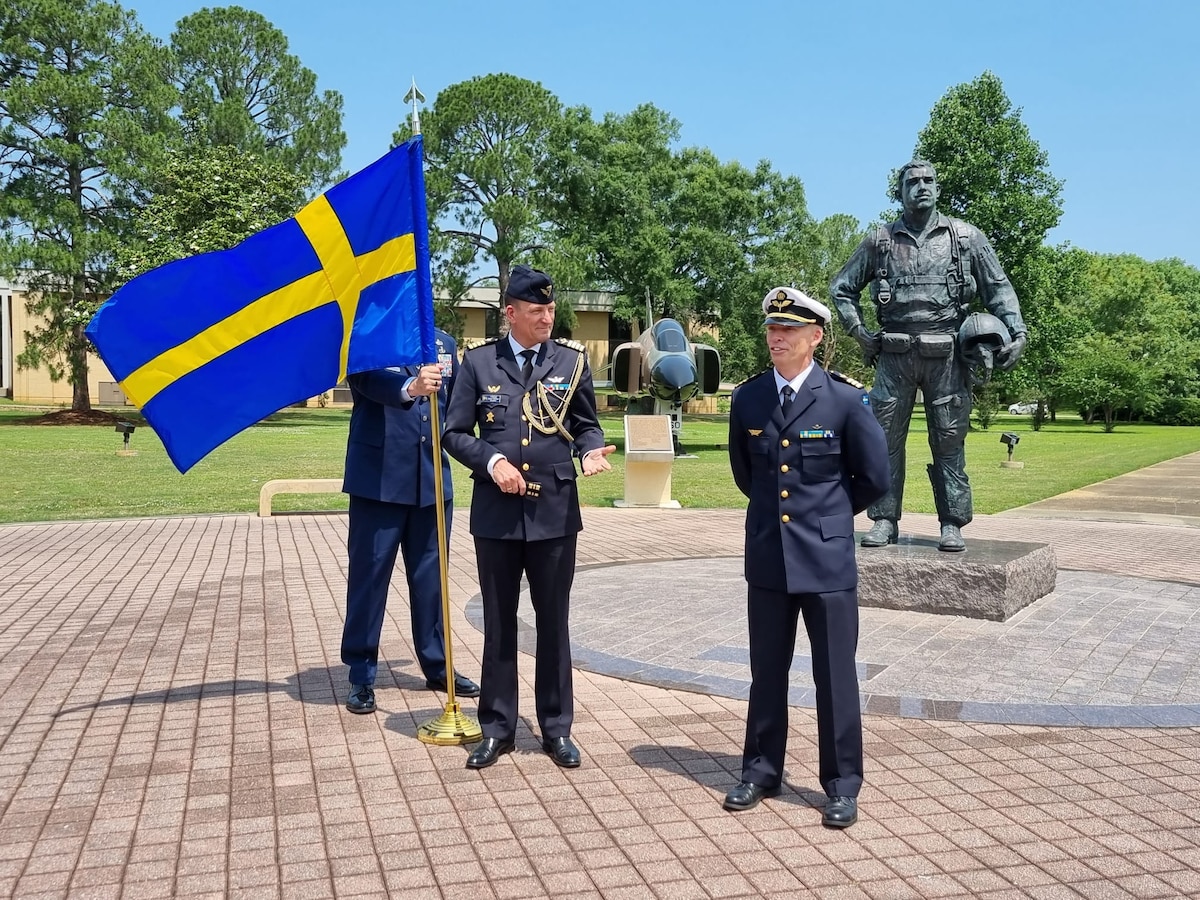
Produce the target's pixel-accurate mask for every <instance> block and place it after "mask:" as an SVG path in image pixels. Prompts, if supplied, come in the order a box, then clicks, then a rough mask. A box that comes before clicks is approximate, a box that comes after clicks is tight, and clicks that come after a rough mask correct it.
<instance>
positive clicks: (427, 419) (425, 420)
mask: <svg viewBox="0 0 1200 900" xmlns="http://www.w3.org/2000/svg"><path fill="white" fill-rule="evenodd" d="M421 421H422V422H428V421H429V416H421Z"/></svg>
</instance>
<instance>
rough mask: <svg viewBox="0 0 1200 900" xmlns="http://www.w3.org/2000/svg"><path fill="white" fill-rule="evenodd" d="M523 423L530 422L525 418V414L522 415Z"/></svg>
mask: <svg viewBox="0 0 1200 900" xmlns="http://www.w3.org/2000/svg"><path fill="white" fill-rule="evenodd" d="M521 421H522V422H528V421H529V420H528V419H527V418H525V414H524V413H521Z"/></svg>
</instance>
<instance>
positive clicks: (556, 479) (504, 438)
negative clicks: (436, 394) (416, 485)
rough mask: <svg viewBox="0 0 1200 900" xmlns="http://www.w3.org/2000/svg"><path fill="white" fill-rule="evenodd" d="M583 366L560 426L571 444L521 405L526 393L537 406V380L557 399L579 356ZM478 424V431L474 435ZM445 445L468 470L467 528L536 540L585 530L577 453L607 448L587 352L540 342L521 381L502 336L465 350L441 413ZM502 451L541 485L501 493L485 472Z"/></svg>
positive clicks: (517, 364) (480, 534)
mask: <svg viewBox="0 0 1200 900" xmlns="http://www.w3.org/2000/svg"><path fill="white" fill-rule="evenodd" d="M581 357H582V358H583V371H582V374H581V375H580V377H579V381H578V384H577V387H576V389H575V392H574V394H573V395H572V396H571V401H570V403H569V404H568V407H567V410H566V414H565V419H564V424H565V425H566V428H567V430H568V431H569V432H570V434H571V436H572V437H573V438H574V442H573V443H568V442H567V441H566V439H564V438H563V437H562V436H561V435H560V434H558V433H554V434H542V433H541V432H540V431H538V430H537V429H536V428H534V427H532V426H531V424H530V422H529V420H528V418H527V417H526V415H525V413H524V411H523V409H522V405H523V400H524V398H525V394H526V392H527V391H532V392H533V393H532V395H531V398H530V399H531V403H532V405H533V406H534V408H535V409H536V408H537V403H538V399H537V390H536V388H537V383H538V382H541V383H543V384H544V385H545V386H546V388H547V390H548V392H549V394H550V396H551V397H552V398H558V399H559V400H561V398H562V396H563V395H564V393H565V390H566V387H567V384H568V383H569V381H570V379H571V377H572V375H573V374H574V371H575V367H576V364H577V360H579V359H580V358H581ZM476 429H478V432H479V434H478V437H476V434H475V432H476ZM445 442H446V449H447V450H449V451H450V455H451V456H453V457H454V458H455V459H457V460H458V461H459V462H460V463H462V464H463V465H464V466H466V467H467V468H469V469H470V470H471V477H472V478H473V479H474V481H475V486H474V491H473V494H472V497H471V534H473V535H476V536H477V537H484V538H496V539H501V540H526V541H540V540H548V539H550V538H557V537H564V536H565V535H568V534H575V533H576V532H578V531H580V530H582V529H583V520H582V518H581V517H580V514H579V493H578V489H577V487H576V484H575V477H576V468H575V457H576V456H578V457H581V458H582V457H583V456H584V455H585V454H586V453H588V452H589V451H590V450H594V449H596V448H598V447H602V446H604V432H603V431H602V430H601V428H600V423H599V421H598V420H597V418H596V395H595V393H594V391H593V389H592V373H591V369H590V368H589V366H588V364H587V354H586V352H585V351H584V350H583V346H582V345H581V344H575V343H573V342H572V343H563V342H559V341H545V342H543V343H542V346H541V349H540V351H539V355H538V358H537V360H536V361H535V362H534V366H533V374H532V376H531V379H530V381H529V384H528V385H526V384H525V383H524V381H523V380H522V378H521V364H520V361H519V360H518V359H517V358H516V357H515V356H514V355H513V351H512V345H511V344H510V343H509V341H508V339H507V338H503V339H500V340H496V341H491V342H489V343H487V344H484V345H482V346H480V347H476V348H474V349H472V350H468V351H467V353H466V354H465V356H464V357H463V366H462V371H461V372H460V374H459V378H458V382H457V384H456V385H455V387H454V396H453V398H452V399H451V402H450V407H449V411H448V413H447V416H446V433H445ZM497 453H501V454H503V455H504V456H505V458H507V459H508V461H509V462H511V463H512V464H513V465H514V466H516V467H517V468H518V469H519V470H521V474H522V475H523V476H524V477H525V480H526V482H533V483H536V484H538V485H540V489H539V490H538V491H537V494H538V496H537V497H536V499H534V497H533V495H532V494H527V495H526V496H524V497H523V496H521V495H520V494H505V493H504V492H503V491H501V490H500V488H498V487H497V486H496V483H495V482H494V481H492V478H491V476H490V475H488V471H487V464H488V461H489V460H490V459H491V458H492V457H493V456H494V455H495V454H497Z"/></svg>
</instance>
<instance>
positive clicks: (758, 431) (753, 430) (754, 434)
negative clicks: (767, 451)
mask: <svg viewBox="0 0 1200 900" xmlns="http://www.w3.org/2000/svg"><path fill="white" fill-rule="evenodd" d="M748 431H749V432H750V436H751V437H758V436H759V435H760V434H762V433H763V430H762V429H761V428H750V429H748Z"/></svg>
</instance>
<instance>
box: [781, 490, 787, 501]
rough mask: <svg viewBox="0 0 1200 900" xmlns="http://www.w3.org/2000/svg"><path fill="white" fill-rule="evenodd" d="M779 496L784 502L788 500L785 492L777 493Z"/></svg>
mask: <svg viewBox="0 0 1200 900" xmlns="http://www.w3.org/2000/svg"><path fill="white" fill-rule="evenodd" d="M779 496H780V497H782V498H783V499H784V500H786V499H787V498H788V492H787V491H780V492H779Z"/></svg>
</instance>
